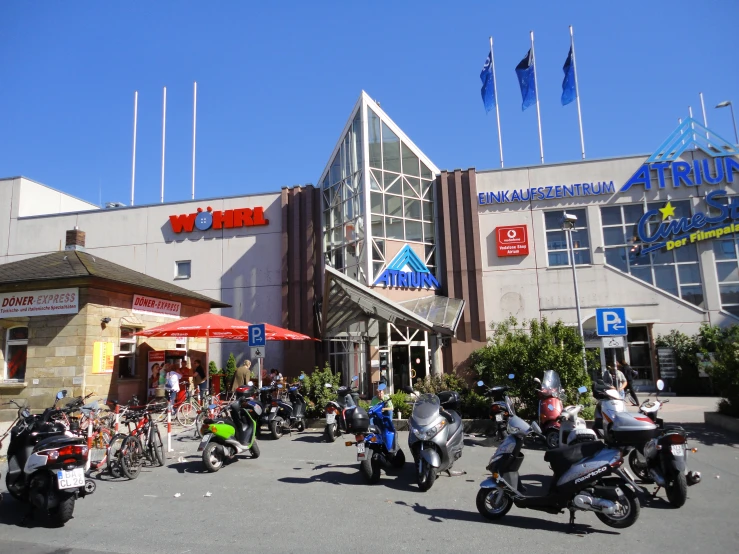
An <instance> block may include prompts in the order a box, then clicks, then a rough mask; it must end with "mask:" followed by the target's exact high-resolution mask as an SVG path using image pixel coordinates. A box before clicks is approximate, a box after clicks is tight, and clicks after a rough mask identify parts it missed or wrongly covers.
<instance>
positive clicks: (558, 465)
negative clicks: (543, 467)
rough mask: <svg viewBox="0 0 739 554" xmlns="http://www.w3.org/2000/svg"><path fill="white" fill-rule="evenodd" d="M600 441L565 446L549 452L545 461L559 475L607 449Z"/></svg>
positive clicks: (545, 456) (545, 455)
mask: <svg viewBox="0 0 739 554" xmlns="http://www.w3.org/2000/svg"><path fill="white" fill-rule="evenodd" d="M605 446H606V445H605V444H603V443H602V442H600V441H593V442H584V443H580V444H575V445H572V446H563V447H562V448H555V449H554V450H549V451H547V453H546V454H544V461H545V462H549V464H550V465H551V466H552V470H553V471H554V473H555V474H557V475H559V474H561V473H564V472H565V471H567V470H568V469H569V468H570V467H572V466H573V465H575V464H576V463H577V462H579V461H581V460H583V459H584V458H589V457H591V456H595V455H596V454H597V453H598V452H600V451H601V450H603V449H604V448H605Z"/></svg>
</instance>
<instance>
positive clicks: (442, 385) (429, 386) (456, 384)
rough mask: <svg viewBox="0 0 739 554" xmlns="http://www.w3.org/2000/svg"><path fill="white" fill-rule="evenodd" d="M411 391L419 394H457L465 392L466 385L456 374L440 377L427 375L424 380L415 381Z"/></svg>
mask: <svg viewBox="0 0 739 554" xmlns="http://www.w3.org/2000/svg"><path fill="white" fill-rule="evenodd" d="M413 390H414V391H416V392H417V393H419V394H424V393H429V394H437V393H439V392H442V391H446V390H453V391H457V392H458V393H459V394H462V393H464V392H465V391H466V390H467V383H465V381H464V379H462V378H461V377H459V376H458V375H457V374H456V373H444V374H442V375H441V376H433V377H432V376H430V375H427V376H426V378H425V379H416V382H415V383H414V384H413Z"/></svg>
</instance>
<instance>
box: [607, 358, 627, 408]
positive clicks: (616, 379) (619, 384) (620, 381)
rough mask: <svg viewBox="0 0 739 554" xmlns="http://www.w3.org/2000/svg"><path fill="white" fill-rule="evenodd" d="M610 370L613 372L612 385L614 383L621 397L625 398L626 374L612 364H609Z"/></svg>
mask: <svg viewBox="0 0 739 554" xmlns="http://www.w3.org/2000/svg"><path fill="white" fill-rule="evenodd" d="M608 372H609V373H610V374H611V375H610V377H611V383H610V384H611V385H613V386H614V387H615V388H616V390H617V391H618V394H619V395H620V396H621V399H622V400H623V399H624V397H625V392H624V390H625V389H626V384H627V383H626V376H625V375H624V374H623V373H622V372H621V371H620V370H618V369H616V368H615V367H613V366H612V365H609V366H608Z"/></svg>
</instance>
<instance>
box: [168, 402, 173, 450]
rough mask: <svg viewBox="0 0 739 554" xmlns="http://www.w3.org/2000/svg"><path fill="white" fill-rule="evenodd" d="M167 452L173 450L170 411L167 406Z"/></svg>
mask: <svg viewBox="0 0 739 554" xmlns="http://www.w3.org/2000/svg"><path fill="white" fill-rule="evenodd" d="M167 452H174V450H173V449H172V412H171V410H170V409H169V406H167Z"/></svg>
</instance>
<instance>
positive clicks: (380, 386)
mask: <svg viewBox="0 0 739 554" xmlns="http://www.w3.org/2000/svg"><path fill="white" fill-rule="evenodd" d="M386 388H387V385H386V384H385V383H380V384H379V385H378V386H377V390H385V389H386Z"/></svg>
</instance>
